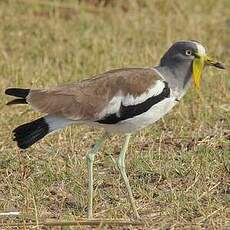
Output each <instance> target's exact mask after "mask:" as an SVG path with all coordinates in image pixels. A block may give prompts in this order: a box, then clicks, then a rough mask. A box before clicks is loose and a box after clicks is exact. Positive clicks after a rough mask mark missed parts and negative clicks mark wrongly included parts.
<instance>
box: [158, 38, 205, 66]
mask: <svg viewBox="0 0 230 230" xmlns="http://www.w3.org/2000/svg"><path fill="white" fill-rule="evenodd" d="M199 45H200V44H199V43H198V42H195V41H194V42H193V41H179V42H176V43H174V44H173V45H172V46H171V47H170V48H169V50H168V51H167V52H166V53H165V54H164V56H163V57H162V59H161V62H160V65H161V66H165V65H166V66H167V65H168V66H170V65H174V66H175V65H177V64H179V63H181V62H192V61H193V60H194V58H195V55H196V53H198V52H199V51H198V48H197V47H198V46H199ZM200 46H201V47H202V45H200ZM203 50H204V52H205V49H204V48H203Z"/></svg>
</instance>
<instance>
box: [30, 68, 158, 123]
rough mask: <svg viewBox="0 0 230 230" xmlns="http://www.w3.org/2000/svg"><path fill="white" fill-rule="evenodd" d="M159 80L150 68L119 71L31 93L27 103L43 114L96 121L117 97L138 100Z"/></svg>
mask: <svg viewBox="0 0 230 230" xmlns="http://www.w3.org/2000/svg"><path fill="white" fill-rule="evenodd" d="M159 79H161V78H160V77H159V76H158V75H157V74H156V73H155V71H154V70H153V69H151V68H128V69H117V70H112V71H108V72H105V73H103V74H100V75H98V76H96V78H92V79H87V80H84V81H81V82H79V83H75V84H70V85H66V86H61V87H56V88H53V89H48V90H31V91H30V94H29V95H28V97H27V102H28V103H29V104H31V105H32V107H34V108H35V109H36V110H38V111H40V112H43V113H47V114H52V115H57V116H63V117H66V118H69V119H74V120H95V119H97V118H98V117H97V115H98V114H99V113H100V112H101V111H102V110H103V109H105V108H106V105H107V104H108V103H109V101H110V100H111V99H112V98H113V97H114V96H116V95H117V94H118V93H121V94H122V95H124V96H126V95H127V94H131V95H133V96H134V97H136V96H139V95H141V94H143V93H144V92H145V91H146V90H147V89H148V88H149V87H150V86H152V85H153V84H154V83H155V81H156V80H159ZM161 80H162V79H161Z"/></svg>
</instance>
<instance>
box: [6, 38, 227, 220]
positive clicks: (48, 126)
mask: <svg viewBox="0 0 230 230" xmlns="http://www.w3.org/2000/svg"><path fill="white" fill-rule="evenodd" d="M205 65H209V66H215V67H217V68H220V69H224V66H223V65H222V64H221V63H219V62H216V61H214V60H213V59H212V58H210V57H209V56H207V55H206V51H205V48H204V47H203V46H202V45H201V44H200V43H199V42H196V41H178V42H176V43H174V44H173V45H172V46H171V47H170V48H169V49H168V51H167V52H166V53H165V54H164V55H163V57H162V58H161V60H160V64H159V65H158V66H156V67H149V68H124V69H116V70H111V71H108V72H105V73H102V74H99V75H97V76H95V77H94V78H91V79H87V80H83V81H81V82H78V83H73V84H69V85H65V86H60V87H55V88H51V89H21V88H8V89H6V91H5V93H6V94H7V95H11V96H15V97H17V98H16V99H14V100H12V101H10V102H9V103H8V105H10V104H29V105H31V106H32V108H34V109H35V110H37V111H39V112H42V113H45V114H46V115H45V116H44V117H41V118H39V119H37V120H35V121H32V122H29V123H26V124H23V125H20V126H19V127H17V128H16V129H14V130H13V134H14V140H15V141H16V142H17V145H18V147H19V148H22V149H26V148H28V147H30V146H31V145H32V144H34V143H35V142H37V141H39V140H40V139H42V138H43V137H44V136H46V135H47V134H49V133H51V132H53V131H55V130H58V129H62V128H64V127H66V126H68V125H70V124H86V125H89V126H94V127H95V126H96V127H102V128H104V130H105V135H104V136H103V137H102V138H100V139H98V140H97V141H96V143H95V145H94V146H93V147H92V149H91V150H90V151H89V152H88V154H87V165H88V218H93V212H92V208H93V161H94V157H95V154H96V152H98V150H99V149H100V147H101V145H102V144H103V142H104V141H105V139H106V137H107V134H108V133H115V134H116V133H117V134H125V139H124V143H123V146H122V148H121V152H120V155H119V157H118V160H117V165H118V168H119V170H120V173H121V175H122V178H123V180H124V183H125V186H126V188H127V191H128V198H129V201H130V204H131V207H132V209H133V211H134V215H135V216H136V217H137V218H138V217H139V215H138V212H137V209H136V206H135V201H134V198H133V195H132V191H131V188H130V185H129V180H128V177H127V175H126V170H125V154H126V151H127V148H128V143H129V140H130V136H131V133H133V132H135V131H137V130H139V129H142V128H144V127H146V126H148V125H151V124H152V123H154V122H155V121H157V120H159V119H160V118H161V117H163V116H164V115H165V114H166V113H168V112H169V111H170V110H171V109H172V108H173V107H174V105H176V104H177V103H178V101H179V100H180V99H181V97H182V96H183V95H184V94H185V93H186V91H187V89H188V87H189V86H190V85H191V81H192V79H193V82H194V84H195V86H196V88H199V87H200V80H201V73H202V70H203V68H204V66H205Z"/></svg>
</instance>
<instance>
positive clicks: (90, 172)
mask: <svg viewBox="0 0 230 230" xmlns="http://www.w3.org/2000/svg"><path fill="white" fill-rule="evenodd" d="M106 137H107V134H105V135H104V136H103V137H102V138H100V139H98V140H97V141H96V143H95V145H94V146H93V147H92V149H90V150H89V152H88V153H87V156H86V158H87V166H88V218H89V219H92V218H93V162H94V158H95V154H96V153H97V152H98V150H99V149H100V148H101V146H102V144H103V143H104V141H105V139H106Z"/></svg>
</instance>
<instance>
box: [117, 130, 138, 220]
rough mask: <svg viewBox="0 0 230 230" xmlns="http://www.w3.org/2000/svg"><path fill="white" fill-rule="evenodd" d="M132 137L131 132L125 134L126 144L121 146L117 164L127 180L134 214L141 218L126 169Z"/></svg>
mask: <svg viewBox="0 0 230 230" xmlns="http://www.w3.org/2000/svg"><path fill="white" fill-rule="evenodd" d="M130 137H131V134H126V136H125V141H124V144H123V146H122V148H121V152H120V155H119V157H118V160H117V166H118V168H119V170H120V173H121V176H122V178H123V180H124V182H125V186H126V188H127V190H128V198H129V201H130V204H131V207H132V209H133V211H134V215H135V216H136V218H140V216H139V214H138V212H137V208H136V205H135V200H134V198H133V194H132V190H131V187H130V185H129V179H128V177H127V175H126V170H125V153H126V151H127V149H128V144H129V139H130Z"/></svg>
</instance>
